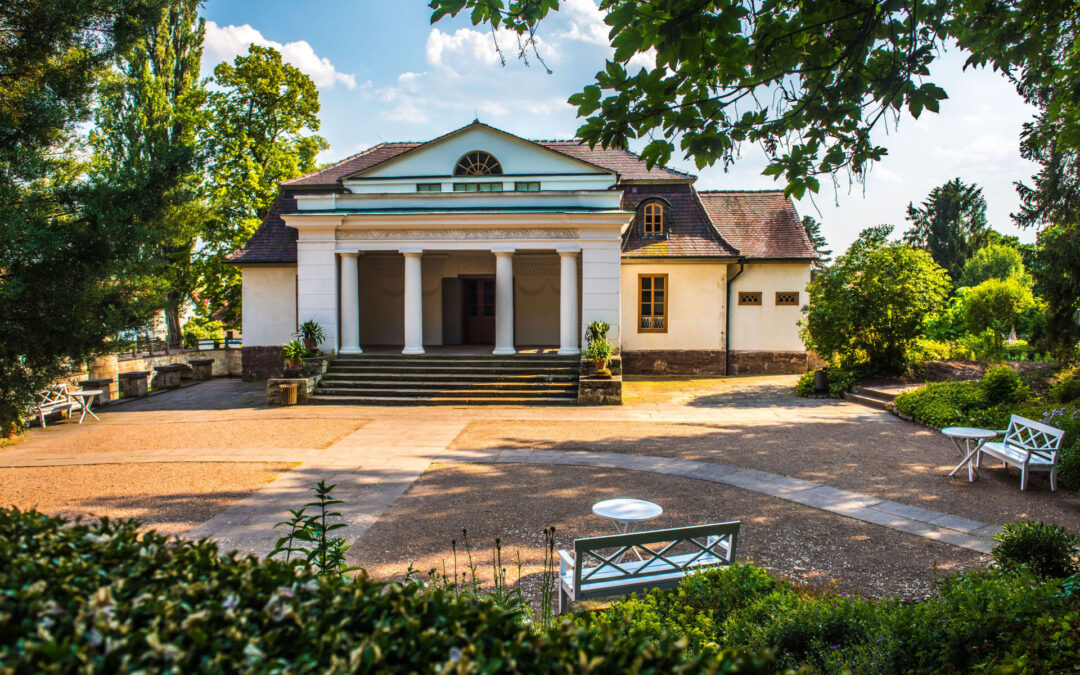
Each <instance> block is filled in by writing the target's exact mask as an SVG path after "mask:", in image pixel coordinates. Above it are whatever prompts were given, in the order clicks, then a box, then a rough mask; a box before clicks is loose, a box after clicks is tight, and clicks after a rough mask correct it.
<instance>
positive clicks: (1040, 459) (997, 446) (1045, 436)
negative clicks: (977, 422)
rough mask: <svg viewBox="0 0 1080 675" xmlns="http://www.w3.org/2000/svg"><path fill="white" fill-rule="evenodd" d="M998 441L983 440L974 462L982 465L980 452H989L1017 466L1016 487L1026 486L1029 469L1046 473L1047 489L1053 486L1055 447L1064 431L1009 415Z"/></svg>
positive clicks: (1056, 452) (1024, 488) (1056, 459)
mask: <svg viewBox="0 0 1080 675" xmlns="http://www.w3.org/2000/svg"><path fill="white" fill-rule="evenodd" d="M1004 434H1005V437H1004V438H1003V439H1002V440H1001V441H993V442H990V443H983V444H982V446H980V447H979V455H978V457H977V459H976V464H977V465H979V466H982V459H983V455H989V456H990V457H993V458H995V459H997V460H999V461H1001V463H1002V464H1004V466H1005V468H1006V469H1007V468H1009V467H1010V466H1015V467H1016V468H1018V469H1020V489H1021V490H1026V489H1027V485H1028V476H1029V475H1030V474H1031V472H1032V471H1047V472H1049V474H1050V489H1051V490H1057V469H1058V451H1059V450H1060V449H1061V441H1062V439H1063V438H1064V436H1065V432H1064V431H1062V430H1061V429H1057V428H1054V427H1051V426H1048V425H1046V424H1042V423H1041V422H1036V421H1034V420H1029V419H1027V418H1026V417H1020V416H1019V415H1013V416H1012V417H1010V418H1009V428H1008V429H1006V430H1005V431H1004Z"/></svg>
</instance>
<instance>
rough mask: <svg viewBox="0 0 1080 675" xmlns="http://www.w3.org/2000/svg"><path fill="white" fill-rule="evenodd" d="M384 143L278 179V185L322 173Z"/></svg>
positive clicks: (382, 144) (383, 143)
mask: <svg viewBox="0 0 1080 675" xmlns="http://www.w3.org/2000/svg"><path fill="white" fill-rule="evenodd" d="M384 145H387V143H386V142H385V141H384V142H382V143H376V144H375V145H373V146H371V147H370V148H364V149H363V150H361V151H360V152H358V153H356V154H352V155H349V156H348V157H346V158H345V159H342V160H338V161H336V162H334V163H333V164H328V165H326V166H323V167H320V168H318V169H315V170H314V171H308V172H307V173H304V174H300V175H299V176H293V177H292V178H287V179H285V180H283V181H279V182H278V185H286V184H288V183H291V182H293V181H295V180H300V179H301V178H307V177H309V176H314V175H316V174H319V173H322V172H323V171H329V170H330V169H333V168H335V167H338V166H341V165H342V164H344V163H345V162H348V161H351V160H353V159H356V158H357V157H363V156H364V155H366V154H368V153H370V152H372V151H374V150H375V149H377V148H381V147H382V146H384Z"/></svg>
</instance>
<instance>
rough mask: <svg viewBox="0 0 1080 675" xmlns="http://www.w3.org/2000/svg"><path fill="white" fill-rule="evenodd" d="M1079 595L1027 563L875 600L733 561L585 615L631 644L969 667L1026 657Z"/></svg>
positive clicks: (816, 667) (902, 667)
mask: <svg viewBox="0 0 1080 675" xmlns="http://www.w3.org/2000/svg"><path fill="white" fill-rule="evenodd" d="M1071 603H1073V601H1072V600H1069V599H1068V597H1067V594H1066V593H1064V592H1063V584H1062V582H1061V581H1060V580H1045V581H1044V580H1041V579H1040V578H1038V577H1036V576H1035V575H1033V574H1032V572H1031V571H1030V570H1028V569H1026V568H1022V567H1021V568H1016V569H1013V570H1003V569H999V568H995V569H990V570H985V569H982V570H975V571H971V572H967V573H964V574H962V575H958V576H955V577H950V578H947V579H945V580H944V581H943V582H941V583H939V584H938V585H937V590H936V592H935V593H934V594H933V595H931V596H929V597H926V598H903V599H893V600H883V601H872V600H864V599H860V598H853V597H848V596H846V595H845V594H842V593H841V594H836V593H824V594H818V593H808V592H804V591H801V590H799V589H798V588H796V587H795V586H793V585H792V584H790V583H788V582H785V581H779V580H775V579H772V578H770V577H769V576H768V575H767V574H765V573H764V572H763V571H762V570H760V569H757V568H754V567H753V566H751V565H733V566H732V567H730V568H727V569H722V570H710V571H708V572H703V573H700V574H697V575H694V576H692V577H688V578H687V579H686V580H685V581H684V582H683V584H682V585H680V586H679V587H678V588H675V589H672V590H668V591H654V592H651V593H649V594H647V595H645V596H644V597H633V598H628V599H625V600H619V601H617V602H615V603H613V604H612V605H611V607H609V608H608V609H607V610H605V611H603V612H598V613H596V614H593V615H591V616H590V615H586V616H584V617H582V618H581V619H579V621H580V622H581V623H583V624H584V625H585V626H587V627H589V628H598V629H601V630H605V629H608V628H613V629H618V628H619V627H620V626H621V627H622V631H623V636H624V638H623V639H626V640H628V641H629V642H631V643H637V642H641V641H643V640H644V641H649V640H657V641H660V642H662V643H663V644H665V645H667V644H671V643H673V642H676V641H678V640H685V641H686V642H687V643H688V645H689V649H688V650H687V653H688V654H699V655H700V654H709V653H723V650H725V649H747V650H750V651H755V650H762V649H768V650H771V652H772V653H773V654H774V656H775V658H776V664H775V665H776V667H777V669H778V670H779V669H785V668H790V669H792V670H796V671H798V672H825V673H844V672H854V673H901V672H927V673H930V672H970V671H971V670H972V669H973V668H974V667H975V666H976V665H977V664H979V663H981V662H988V663H989V662H992V663H995V664H1014V663H1022V661H1019V659H1020V658H1022V655H1020V656H1012V654H1013V652H1014V651H1015V645H1016V644H1017V643H1018V641H1020V640H1023V639H1025V637H1024V636H1025V635H1026V634H1029V633H1030V631H1028V628H1029V627H1030V626H1033V625H1036V624H1037V620H1039V619H1041V618H1044V617H1054V616H1059V615H1062V614H1063V613H1064V611H1063V610H1066V609H1068V608H1069V607H1074V606H1075V605H1074V604H1071ZM1069 625H1072V624H1069ZM1059 628H1062V625H1061V624H1056V623H1055V624H1051V625H1048V627H1047V629H1046V630H1047V632H1048V633H1052V632H1053V631H1056V630H1058V629H1059Z"/></svg>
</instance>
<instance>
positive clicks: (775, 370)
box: [728, 351, 808, 375]
mask: <svg viewBox="0 0 1080 675" xmlns="http://www.w3.org/2000/svg"><path fill="white" fill-rule="evenodd" d="M807 367H808V359H807V355H806V352H766V351H754V352H744V351H731V352H728V374H729V375H785V374H792V373H796V374H797V373H805V372H806V370H807Z"/></svg>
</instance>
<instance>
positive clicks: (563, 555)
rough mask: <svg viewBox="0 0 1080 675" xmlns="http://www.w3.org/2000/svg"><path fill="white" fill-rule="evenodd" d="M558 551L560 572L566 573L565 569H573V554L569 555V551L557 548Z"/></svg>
mask: <svg viewBox="0 0 1080 675" xmlns="http://www.w3.org/2000/svg"><path fill="white" fill-rule="evenodd" d="M558 553H559V560H560V561H561V562H562V565H561V567H562V569H561V573H562V574H566V571H567V570H572V569H574V558H573V556H571V555H570V552H569V551H564V550H562V549H559V551H558Z"/></svg>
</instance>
